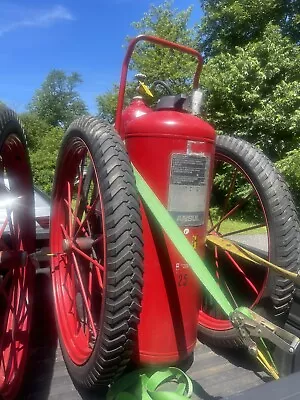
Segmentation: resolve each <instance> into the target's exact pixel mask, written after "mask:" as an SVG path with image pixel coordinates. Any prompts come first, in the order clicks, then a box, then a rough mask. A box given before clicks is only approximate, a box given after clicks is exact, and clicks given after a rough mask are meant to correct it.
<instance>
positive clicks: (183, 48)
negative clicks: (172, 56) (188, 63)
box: [115, 35, 203, 133]
mask: <svg viewBox="0 0 300 400" xmlns="http://www.w3.org/2000/svg"><path fill="white" fill-rule="evenodd" d="M142 40H143V41H147V42H151V43H155V44H157V45H160V46H163V47H169V48H171V49H175V50H178V51H181V52H182V53H187V54H190V55H191V56H194V57H196V58H197V59H198V64H197V68H196V72H195V75H194V83H193V87H194V89H197V88H198V86H199V78H200V73H201V70H202V65H203V58H202V56H201V54H200V53H199V52H198V51H197V50H195V49H192V48H190V47H187V46H183V45H181V44H177V43H173V42H170V41H169V40H166V39H162V38H158V37H156V36H150V35H139V36H137V37H136V38H134V39H132V40H131V41H130V43H129V46H128V49H127V52H126V55H125V58H124V61H123V65H122V72H121V79H120V89H119V96H118V105H117V112H116V123H115V128H116V130H117V132H119V133H120V129H121V121H122V110H123V104H124V96H125V87H126V81H127V72H128V65H129V62H130V59H131V56H132V53H133V51H134V48H135V46H136V44H137V43H138V42H140V41H142Z"/></svg>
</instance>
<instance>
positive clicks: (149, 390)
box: [106, 367, 193, 400]
mask: <svg viewBox="0 0 300 400" xmlns="http://www.w3.org/2000/svg"><path fill="white" fill-rule="evenodd" d="M171 382H172V383H174V382H176V383H177V388H176V390H175V391H172V392H171V391H163V390H157V389H159V387H160V386H161V385H163V384H166V383H171ZM192 393H193V384H192V381H191V379H190V378H189V377H188V376H187V375H186V374H185V373H184V372H183V371H181V370H180V369H178V368H174V367H170V368H165V369H161V370H159V371H151V370H146V369H144V370H143V369H141V370H139V371H133V372H130V373H129V374H126V375H123V376H122V377H121V378H120V379H119V380H118V381H116V382H115V383H114V384H113V385H112V386H111V388H110V389H109V391H108V393H107V396H106V400H186V399H189V398H190V397H191V395H192Z"/></svg>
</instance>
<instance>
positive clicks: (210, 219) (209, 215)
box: [208, 211, 214, 226]
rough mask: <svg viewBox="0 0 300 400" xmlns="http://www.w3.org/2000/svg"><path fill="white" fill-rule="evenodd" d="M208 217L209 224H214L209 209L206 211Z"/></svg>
mask: <svg viewBox="0 0 300 400" xmlns="http://www.w3.org/2000/svg"><path fill="white" fill-rule="evenodd" d="M208 218H209V221H210V224H211V226H214V221H213V219H212V216H211V212H210V211H209V212H208Z"/></svg>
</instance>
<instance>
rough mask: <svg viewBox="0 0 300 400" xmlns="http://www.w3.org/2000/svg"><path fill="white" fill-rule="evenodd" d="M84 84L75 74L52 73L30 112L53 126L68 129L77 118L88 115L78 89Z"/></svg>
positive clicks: (54, 70) (30, 107) (30, 105)
mask: <svg viewBox="0 0 300 400" xmlns="http://www.w3.org/2000/svg"><path fill="white" fill-rule="evenodd" d="M81 82H82V80H81V77H80V75H79V74H78V73H77V72H73V73H71V74H70V75H67V74H66V73H65V72H64V71H61V70H57V69H53V70H52V71H50V73H49V74H48V76H47V77H46V79H45V81H44V82H43V84H42V86H41V88H40V89H38V90H37V91H36V93H35V95H34V97H33V99H32V101H31V103H30V104H29V107H28V108H29V111H30V112H32V113H34V114H36V115H37V116H38V117H39V118H40V119H43V120H44V121H46V122H47V123H48V124H49V125H52V126H62V127H64V128H66V127H67V126H68V125H69V124H70V123H71V122H72V121H73V120H74V119H75V118H77V117H79V116H81V115H84V114H87V108H86V105H85V104H84V102H83V100H82V99H81V98H80V96H79V93H78V92H77V91H76V87H77V86H78V85H79V84H80V83H81Z"/></svg>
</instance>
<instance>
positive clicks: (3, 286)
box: [0, 269, 13, 302]
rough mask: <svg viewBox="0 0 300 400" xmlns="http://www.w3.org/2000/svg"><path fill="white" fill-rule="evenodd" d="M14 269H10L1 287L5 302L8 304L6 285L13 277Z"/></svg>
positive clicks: (0, 291)
mask: <svg viewBox="0 0 300 400" xmlns="http://www.w3.org/2000/svg"><path fill="white" fill-rule="evenodd" d="M12 272H13V269H10V270H9V271H8V272H7V273H6V274H5V278H4V279H3V280H2V282H1V285H0V293H2V295H3V296H4V298H5V300H6V301H7V302H8V301H9V299H8V296H7V293H6V292H5V285H6V284H7V282H8V280H9V278H11V276H12Z"/></svg>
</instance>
